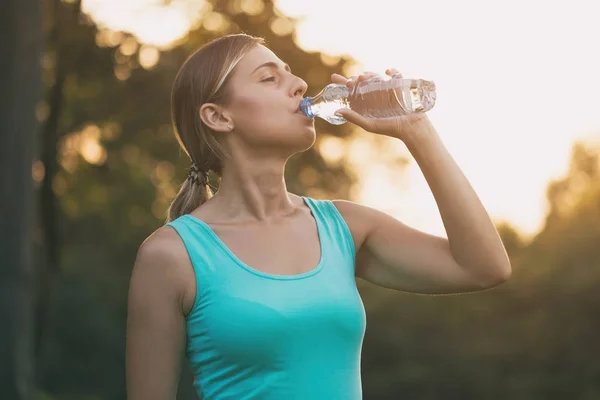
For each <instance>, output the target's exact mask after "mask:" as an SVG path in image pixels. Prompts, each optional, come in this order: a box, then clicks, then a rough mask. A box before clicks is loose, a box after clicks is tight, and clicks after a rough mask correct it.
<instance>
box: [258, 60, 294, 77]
mask: <svg viewBox="0 0 600 400" xmlns="http://www.w3.org/2000/svg"><path fill="white" fill-rule="evenodd" d="M263 67H270V68H275V69H278V68H279V64H277V63H276V62H274V61H269V62H266V63H264V64H260V65H259V66H258V67H256V68H255V69H254V71H252V74H253V73H255V72H256V71H258V70H259V69H261V68H263ZM284 69H285V70H286V71H287V72H292V69H291V68H290V66H289V65H288V64H285V66H284ZM252 74H250V75H252Z"/></svg>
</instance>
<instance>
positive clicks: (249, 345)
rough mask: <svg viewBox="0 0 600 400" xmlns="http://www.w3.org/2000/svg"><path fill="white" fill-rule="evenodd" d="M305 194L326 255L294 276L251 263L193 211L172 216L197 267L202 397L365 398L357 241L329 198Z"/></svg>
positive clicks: (190, 339)
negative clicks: (256, 267) (362, 382)
mask: <svg viewBox="0 0 600 400" xmlns="http://www.w3.org/2000/svg"><path fill="white" fill-rule="evenodd" d="M303 200H304V202H305V203H306V204H307V205H308V207H309V208H310V210H311V211H312V215H313V217H314V218H315V220H316V223H317V228H318V232H319V240H320V243H321V259H320V261H319V263H318V265H317V266H316V267H315V268H314V269H312V270H310V271H308V272H305V273H302V274H297V275H274V274H268V273H264V272H260V271H258V270H255V269H253V268H251V267H249V266H248V265H246V264H244V263H243V262H242V261H241V260H240V259H238V258H237V257H236V256H235V255H234V254H233V253H232V252H231V251H230V250H229V249H228V248H227V247H226V246H225V244H224V243H223V242H222V241H221V240H220V239H219V237H218V236H217V235H216V234H215V233H214V232H213V231H212V230H211V228H210V227H209V226H208V225H207V224H206V223H204V222H202V221H201V220H199V219H197V218H195V217H193V216H191V215H189V214H187V215H183V216H181V217H179V218H177V219H176V220H174V221H172V222H170V223H168V224H167V225H169V226H172V227H173V228H174V229H175V230H176V231H177V233H178V234H179V236H180V237H181V239H182V240H183V242H184V244H185V246H186V249H187V251H188V254H189V256H190V259H191V262H192V265H193V267H194V271H195V274H196V282H197V294H196V298H195V301H194V305H193V308H192V310H191V311H190V313H189V314H188V316H187V318H186V324H187V334H186V336H187V343H186V354H187V357H188V359H189V360H190V363H191V365H192V368H193V371H194V376H195V379H194V385H195V387H196V390H197V392H198V395H199V396H201V398H203V399H205V400H241V399H260V400H271V399H272V400H282V399H283V400H294V399H298V400H300V399H301V400H320V399H323V400H336V399H339V400H356V399H361V398H362V385H361V371H360V366H361V350H362V343H363V338H364V333H365V328H366V316H365V310H364V306H363V302H362V300H361V298H360V295H359V293H358V290H357V288H356V281H355V277H354V262H355V249H354V242H353V240H352V236H351V233H350V230H349V229H348V226H347V225H346V223H345V221H344V219H343V218H342V216H341V214H340V213H339V212H338V210H337V208H336V207H335V205H334V204H333V203H332V202H331V201H328V200H315V199H311V198H308V197H303Z"/></svg>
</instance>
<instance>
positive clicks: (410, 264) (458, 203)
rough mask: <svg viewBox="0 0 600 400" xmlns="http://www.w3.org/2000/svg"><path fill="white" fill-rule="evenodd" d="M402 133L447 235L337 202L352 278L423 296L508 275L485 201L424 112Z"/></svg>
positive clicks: (499, 280)
mask: <svg viewBox="0 0 600 400" xmlns="http://www.w3.org/2000/svg"><path fill="white" fill-rule="evenodd" d="M414 126H415V128H413V132H411V133H412V135H411V136H410V137H409V138H408V139H405V140H404V141H405V143H406V145H407V147H408V149H409V150H410V151H411V153H412V154H413V156H414V157H415V160H416V161H417V163H418V164H419V166H420V167H421V170H422V172H423V175H424V176H425V178H426V180H427V182H428V183H429V187H430V188H431V191H432V193H433V195H434V197H435V200H436V203H437V205H438V208H439V210H440V214H441V217H442V220H443V222H444V227H445V228H446V233H447V236H448V239H446V238H443V237H438V236H434V235H430V234H427V233H425V232H421V231H418V230H416V229H413V228H411V227H409V226H407V225H405V224H403V223H401V222H400V221H398V220H396V219H394V218H392V217H391V216H389V215H387V214H385V213H382V212H379V211H376V210H373V209H370V208H368V207H364V206H360V205H357V204H354V203H350V202H339V201H338V202H336V206H337V207H338V209H339V210H340V212H341V213H342V215H344V217H345V219H346V220H347V222H348V224H349V225H350V228H351V230H352V232H353V235H354V236H355V240H356V241H357V249H360V251H359V252H358V254H357V266H356V273H357V276H359V277H361V278H363V279H365V280H368V281H370V282H372V283H375V284H377V285H380V286H384V287H388V288H391V289H397V290H403V291H409V292H416V293H429V294H445V293H459V292H470V291H477V290H483V289H486V288H490V287H493V286H496V285H498V284H500V283H502V282H504V281H506V280H507V279H508V277H509V276H510V274H511V266H510V261H509V259H508V256H507V254H506V251H505V249H504V246H503V244H502V241H501V240H500V237H499V235H498V232H497V231H496V229H495V227H494V224H493V223H492V221H491V219H490V218H489V216H488V214H487V212H486V210H485V208H484V206H483V205H482V203H481V201H480V200H479V198H478V196H477V194H476V193H475V191H474V190H473V188H472V187H471V185H470V183H469V182H468V180H467V178H466V177H465V176H464V174H463V173H462V171H461V170H460V168H459V167H458V165H457V164H456V162H455V161H454V159H453V158H452V156H451V155H450V154H449V153H448V151H447V149H446V148H445V147H444V145H443V144H442V141H441V140H440V138H439V137H438V135H437V132H436V131H435V129H434V128H433V126H432V125H431V124H430V123H429V121H428V119H427V118H426V117H421V120H420V122H418V123H415V124H414Z"/></svg>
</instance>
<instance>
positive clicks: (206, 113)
mask: <svg viewBox="0 0 600 400" xmlns="http://www.w3.org/2000/svg"><path fill="white" fill-rule="evenodd" d="M199 113H200V119H201V120H202V122H204V124H205V125H206V126H208V127H209V128H210V129H212V130H213V131H215V132H230V131H231V128H229V127H230V126H233V121H232V120H231V118H230V117H229V116H228V115H227V114H226V113H225V112H224V110H223V107H221V106H219V105H217V104H214V103H204V104H202V107H200V111H199Z"/></svg>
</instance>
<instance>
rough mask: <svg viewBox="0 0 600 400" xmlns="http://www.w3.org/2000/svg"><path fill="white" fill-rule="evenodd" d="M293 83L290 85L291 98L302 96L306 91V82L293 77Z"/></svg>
mask: <svg viewBox="0 0 600 400" xmlns="http://www.w3.org/2000/svg"><path fill="white" fill-rule="evenodd" d="M294 78H295V79H294V81H293V83H292V90H291V94H292V97H297V96H300V97H302V96H304V93H306V91H307V90H308V84H307V83H306V82H304V80H303V79H301V78H299V77H297V76H294Z"/></svg>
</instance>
